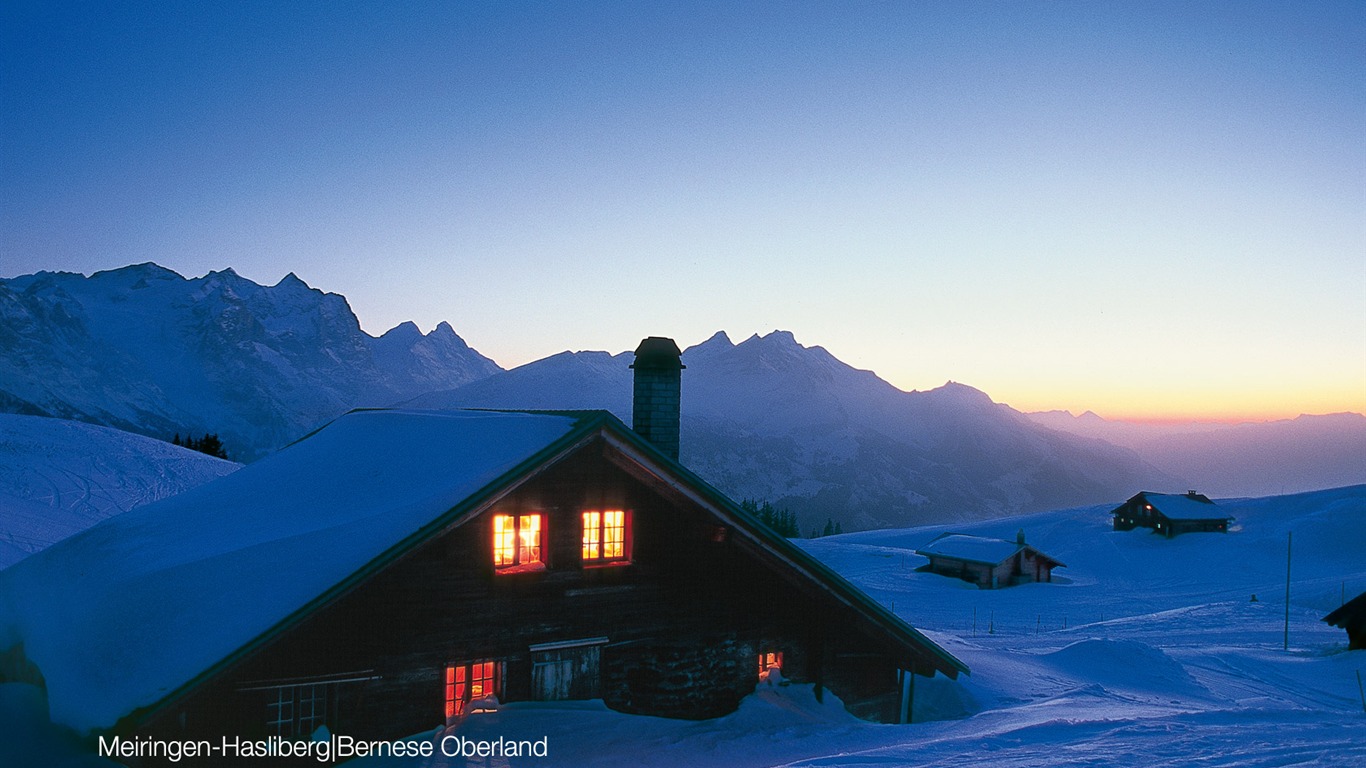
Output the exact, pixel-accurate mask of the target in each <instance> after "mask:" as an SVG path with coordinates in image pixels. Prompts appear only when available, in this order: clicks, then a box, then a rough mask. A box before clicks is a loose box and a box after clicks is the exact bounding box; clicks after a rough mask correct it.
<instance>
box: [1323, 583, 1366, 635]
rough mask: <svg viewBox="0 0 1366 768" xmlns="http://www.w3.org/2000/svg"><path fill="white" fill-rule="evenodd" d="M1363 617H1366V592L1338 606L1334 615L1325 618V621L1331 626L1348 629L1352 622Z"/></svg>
mask: <svg viewBox="0 0 1366 768" xmlns="http://www.w3.org/2000/svg"><path fill="white" fill-rule="evenodd" d="M1363 616H1366V592H1362V593H1361V594H1359V595H1357V596H1356V597H1354V598H1352V599H1351V600H1348V601H1347V602H1345V603H1343V604H1342V605H1340V606H1338V607H1337V609H1336V610H1334V611H1333V612H1332V613H1330V614H1328V615H1327V616H1324V617H1323V620H1324V621H1326V622H1328V624H1329V625H1331V626H1334V627H1342V628H1343V629H1346V628H1347V625H1348V624H1349V623H1351V622H1352V620H1354V619H1357V618H1359V617H1363Z"/></svg>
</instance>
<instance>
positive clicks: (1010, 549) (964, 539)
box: [915, 533, 1062, 565]
mask: <svg viewBox="0 0 1366 768" xmlns="http://www.w3.org/2000/svg"><path fill="white" fill-rule="evenodd" d="M1022 549H1028V550H1030V551H1032V552H1034V553H1035V554H1036V555H1037V556H1040V557H1042V558H1044V559H1045V560H1052V561H1053V562H1055V563H1057V564H1058V565H1062V563H1060V562H1058V561H1056V560H1053V558H1051V557H1049V556H1047V555H1045V554H1043V553H1042V552H1039V551H1038V550H1037V549H1034V547H1031V546H1029V545H1028V544H1021V543H1019V542H1016V541H1007V540H1005V539H992V538H988V537H986V536H972V535H969V534H966V533H945V534H941V535H939V536H938V537H936V538H935V539H934V540H933V541H931V542H930V543H929V544H926V545H925V546H923V547H921V548H920V549H917V550H916V551H915V553H916V554H917V555H924V556H925V557H930V556H934V557H951V558H953V559H954V560H965V561H967V562H969V563H985V564H986V565H999V564H1001V563H1003V562H1005V561H1006V560H1007V559H1008V558H1010V557H1013V556H1014V555H1015V553H1016V552H1019V551H1020V550H1022Z"/></svg>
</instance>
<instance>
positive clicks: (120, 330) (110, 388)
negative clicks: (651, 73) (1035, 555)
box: [0, 264, 1366, 531]
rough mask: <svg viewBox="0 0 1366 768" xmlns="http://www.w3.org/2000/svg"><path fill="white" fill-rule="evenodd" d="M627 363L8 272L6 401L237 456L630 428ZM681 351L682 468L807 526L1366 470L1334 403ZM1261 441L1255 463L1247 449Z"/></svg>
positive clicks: (127, 272) (1247, 485) (933, 517)
mask: <svg viewBox="0 0 1366 768" xmlns="http://www.w3.org/2000/svg"><path fill="white" fill-rule="evenodd" d="M651 330H652V329H641V335H642V336H644V335H647V334H648V333H649V332H650V331H651ZM631 360H632V356H631V354H630V353H629V352H623V353H619V354H609V353H607V352H592V351H584V352H563V353H560V354H557V355H552V356H551V357H548V358H545V359H543V360H538V361H535V362H532V363H528V364H526V365H523V366H520V367H518V368H515V369H513V370H509V371H504V370H502V369H501V368H500V367H499V366H498V365H497V364H495V363H494V362H493V361H492V360H490V359H488V358H487V357H485V356H483V355H481V354H479V353H478V352H477V351H475V350H474V349H472V348H471V347H470V346H469V345H468V344H466V343H465V342H464V341H463V340H462V339H461V338H460V337H459V336H457V335H456V334H455V332H454V330H452V329H451V327H450V326H449V325H448V324H446V323H442V324H440V325H439V326H437V328H436V329H435V330H433V331H432V332H431V333H428V334H425V335H424V334H422V333H421V332H420V331H419V330H418V328H417V327H416V326H415V325H413V324H412V323H403V324H401V325H399V326H397V327H395V328H393V329H392V330H390V331H389V332H387V333H385V334H383V335H382V336H379V337H374V336H371V335H369V334H367V333H365V332H364V331H362V330H361V328H360V324H359V322H358V320H357V319H356V316H355V314H354V313H353V312H352V311H351V308H350V306H349V305H348V304H347V301H346V299H345V298H344V297H342V296H340V295H337V294H334V293H324V292H322V291H319V290H317V289H314V288H310V287H309V286H308V285H307V284H306V283H304V282H303V281H302V280H300V279H299V278H298V277H296V276H295V275H293V274H290V275H288V276H286V277H285V278H284V279H282V280H281V281H280V282H279V283H278V284H276V285H274V286H262V285H258V284H257V283H254V282H252V281H251V280H247V279H245V278H243V277H240V276H238V275H237V274H235V273H234V272H233V271H232V270H231V269H225V270H223V271H219V272H210V273H209V274H207V275H204V276H203V277H198V278H185V277H182V276H181V275H179V274H177V273H175V272H173V271H171V270H169V269H165V268H163V267H160V266H157V265H155V264H139V265H134V266H129V267H124V268H121V269H115V270H109V271H105V272H97V273H95V274H93V275H91V276H89V277H86V276H84V275H80V274H74V273H61V272H39V273H37V274H34V275H24V276H20V277H14V278H8V279H0V412H12V413H20V414H35V415H45V416H56V417H60V418H66V419H74V420H77V421H85V422H90V423H93V424H100V425H105V426H112V427H116V428H119V429H123V430H127V431H131V432H136V433H139V434H143V435H148V436H152V437H158V438H160V439H163V440H167V439H170V438H171V437H172V436H173V435H175V434H177V433H179V434H182V435H186V436H189V435H192V434H193V435H198V434H203V433H209V432H212V433H216V434H218V435H219V436H220V438H221V439H222V441H223V443H224V444H225V446H226V447H227V450H228V453H229V455H230V457H231V458H233V459H237V460H242V461H251V460H254V459H256V458H259V457H260V456H263V455H265V454H268V453H270V452H272V451H274V450H275V449H277V448H279V447H281V446H283V445H285V444H287V443H288V442H290V441H292V440H295V439H297V438H299V437H301V436H302V435H304V434H306V433H307V432H308V431H310V430H312V429H314V428H316V427H317V426H319V425H321V424H323V423H325V422H326V421H328V420H330V419H332V418H334V417H336V416H337V415H339V414H341V413H343V412H344V411H346V410H348V409H350V408H354V407H359V406H389V405H395V404H406V405H408V406H410V407H423V408H453V407H488V408H547V409H583V408H603V409H607V410H610V411H612V412H613V413H615V414H617V415H618V416H619V417H621V418H622V419H623V420H624V421H626V422H627V423H630V417H631V402H630V399H631V370H630V367H629V366H630V363H631ZM683 362H684V364H685V365H686V366H687V369H686V370H685V371H684V377H683V392H682V394H683V423H682V461H683V463H684V464H686V465H687V466H688V467H689V468H691V469H693V470H694V471H696V472H697V473H698V474H699V475H701V476H702V477H704V478H706V479H707V480H709V481H710V482H712V483H713V484H715V485H716V486H718V487H719V488H720V489H722V490H723V491H725V492H726V493H728V494H730V495H731V496H733V497H736V498H737V499H746V498H749V499H755V500H757V501H769V502H772V503H774V504H776V505H779V506H785V507H787V508H788V509H790V510H792V511H794V512H796V513H797V514H798V517H799V519H800V520H801V522H802V526H803V530H804V531H806V530H810V529H811V528H812V527H817V528H819V527H820V526H822V525H823V524H824V523H825V521H826V520H827V519H830V520H833V521H836V522H839V523H840V524H841V525H842V527H843V528H844V529H845V530H856V529H862V528H875V527H887V526H905V525H916V524H924V523H931V522H944V521H952V520H970V519H983V518H990V517H997V516H1001V515H1009V514H1016V513H1021V512H1033V511H1040V510H1046V509H1054V508H1060V507H1068V506H1077V505H1084V504H1100V503H1110V502H1118V501H1119V500H1121V499H1123V498H1126V497H1127V496H1129V495H1132V494H1133V493H1134V492H1135V491H1137V490H1143V489H1147V490H1166V491H1170V490H1185V489H1186V488H1191V487H1198V488H1200V489H1201V490H1204V491H1206V492H1209V493H1218V494H1228V495H1250V494H1252V493H1254V492H1279V491H1282V490H1285V491H1293V490H1303V489H1305V488H1315V487H1328V486H1330V485H1345V484H1348V483H1351V482H1363V481H1366V478H1363V477H1362V466H1363V462H1361V461H1360V458H1361V456H1362V455H1366V453H1364V449H1363V448H1362V446H1366V437H1362V438H1360V439H1359V440H1358V438H1354V437H1350V435H1353V434H1358V433H1356V432H1352V431H1351V429H1353V428H1355V427H1353V426H1352V424H1355V423H1356V422H1352V423H1348V422H1349V421H1350V420H1351V419H1352V418H1355V419H1356V420H1357V422H1360V423H1363V424H1366V417H1361V416H1359V415H1356V414H1348V415H1344V416H1342V417H1341V418H1339V417H1331V418H1332V419H1336V420H1337V421H1334V422H1333V423H1335V424H1336V423H1339V422H1342V423H1344V424H1347V425H1348V427H1349V429H1348V430H1347V432H1345V433H1343V434H1347V435H1349V437H1347V438H1344V439H1342V440H1338V441H1336V442H1332V441H1329V442H1324V441H1323V440H1322V439H1320V438H1318V437H1315V436H1316V435H1321V434H1322V433H1320V432H1315V431H1314V430H1312V429H1311V430H1308V431H1306V430H1305V429H1301V428H1300V427H1304V426H1305V425H1318V424H1321V423H1327V422H1320V421H1315V420H1313V419H1310V420H1308V421H1303V422H1300V421H1297V422H1296V423H1292V424H1290V425H1289V426H1286V427H1284V428H1280V427H1276V426H1275V425H1271V426H1268V427H1267V428H1266V429H1261V430H1258V429H1252V428H1251V427H1249V428H1248V429H1245V430H1234V431H1232V432H1230V433H1229V434H1231V435H1233V436H1234V437H1236V438H1237V439H1239V440H1242V441H1243V443H1244V444H1245V445H1243V447H1242V448H1237V449H1236V450H1235V448H1231V447H1230V446H1232V445H1234V443H1230V442H1229V441H1228V440H1224V439H1223V437H1227V436H1228V435H1224V436H1223V437H1220V436H1219V433H1220V432H1221V431H1223V430H1210V431H1207V432H1204V433H1200V434H1193V433H1192V434H1185V435H1182V436H1177V437H1162V438H1160V439H1159V438H1158V437H1154V436H1153V435H1152V434H1149V433H1142V434H1143V435H1147V436H1148V437H1147V438H1144V439H1138V438H1136V437H1133V436H1132V435H1128V436H1126V434H1127V433H1126V432H1125V429H1126V428H1125V426H1124V425H1122V424H1121V425H1116V424H1115V423H1109V426H1106V425H1100V427H1101V428H1097V429H1090V427H1095V426H1096V420H1097V419H1098V417H1094V415H1092V417H1093V418H1088V417H1072V416H1071V415H1070V414H1065V413H1062V414H1033V415H1029V416H1027V415H1025V414H1022V413H1020V412H1018V411H1015V410H1013V409H1011V408H1009V407H1007V406H1005V405H1003V404H999V403H995V402H993V401H992V400H991V398H990V397H988V396H987V395H986V394H985V393H983V392H980V391H978V390H976V389H973V388H972V387H970V386H967V385H965V384H960V383H954V382H949V383H947V384H945V385H944V386H942V387H938V388H936V389H932V390H928V391H923V392H919V391H916V392H905V391H902V390H900V389H897V388H896V387H894V386H892V385H891V384H889V383H888V382H886V381H884V380H882V379H880V378H879V377H878V376H877V375H876V374H874V373H872V372H870V371H865V370H858V369H855V368H853V367H851V366H849V365H847V364H845V363H843V362H841V361H840V360H838V359H837V358H835V357H834V356H833V355H831V354H830V353H829V352H828V351H826V350H825V349H823V348H821V347H819V346H810V347H808V346H803V345H802V344H800V343H798V342H797V340H796V339H795V338H794V337H793V336H792V334H790V333H787V332H784V331H774V332H772V333H769V334H767V335H764V336H758V335H756V336H753V337H751V338H749V339H746V340H744V341H743V342H741V343H739V344H736V343H734V342H732V341H731V339H730V338H729V337H727V336H726V334H725V333H717V334H716V335H714V336H712V337H711V338H710V339H707V340H706V341H704V342H702V343H700V344H697V345H695V346H692V347H689V348H688V349H687V350H685V352H684V356H683ZM1322 418H1330V417H1322ZM1344 420H1346V421H1344ZM1101 421H1103V420H1101ZM1296 424H1298V425H1299V426H1296ZM1133 434H1139V433H1133ZM1360 434H1362V435H1366V432H1360ZM1305 435H1309V436H1308V437H1305ZM1131 438H1132V439H1131ZM1148 438H1151V439H1148ZM1306 440H1307V441H1309V442H1310V443H1314V441H1315V440H1318V442H1317V443H1315V444H1314V445H1312V446H1311V445H1307V444H1306V442H1305V441H1306ZM1163 441H1166V442H1165V443H1164V442H1163ZM1235 442H1236V440H1235ZM1164 446H1165V447H1164ZM1235 447H1236V446H1235ZM1240 451H1241V453H1240ZM1255 451H1260V453H1257V454H1256V455H1258V456H1261V457H1263V458H1262V459H1259V460H1258V461H1260V463H1258V462H1257V461H1248V460H1247V457H1249V456H1253V455H1254V452H1255ZM1296 462H1298V463H1296ZM1287 467H1290V468H1296V469H1295V471H1294V472H1298V474H1295V473H1294V472H1290V473H1288V472H1287V471H1286V468H1287ZM1300 469H1302V470H1303V471H1300ZM1292 475H1293V477H1292ZM1259 478H1260V480H1261V482H1262V485H1256V484H1255V483H1254V482H1253V481H1254V480H1258V479H1259ZM1193 480H1194V481H1198V483H1199V484H1198V485H1192V481H1193ZM1325 481H1326V482H1325ZM1266 483H1278V485H1276V486H1275V487H1271V488H1269V489H1264V487H1263V486H1264V485H1265V484H1266ZM1254 486H1255V487H1254Z"/></svg>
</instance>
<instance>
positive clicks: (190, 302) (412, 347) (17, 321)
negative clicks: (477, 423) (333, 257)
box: [0, 263, 500, 461]
mask: <svg viewBox="0 0 1366 768" xmlns="http://www.w3.org/2000/svg"><path fill="white" fill-rule="evenodd" d="M498 370H500V369H499V367H498V366H497V364H495V363H494V362H493V361H492V360H489V359H488V358H486V357H484V356H483V355H480V354H479V353H478V352H476V351H474V350H473V349H471V348H470V347H469V345H467V344H465V342H464V341H463V340H461V339H460V337H459V336H456V335H455V332H454V331H453V330H451V327H450V326H449V325H447V324H445V323H442V324H441V325H439V326H437V328H436V329H435V330H434V331H432V332H431V333H429V334H426V335H425V336H424V335H423V334H422V333H420V332H419V331H418V329H417V326H415V325H413V324H412V323H404V324H402V325H399V326H397V327H396V328H394V329H393V330H391V331H389V332H388V333H386V334H384V335H383V336H380V337H379V338H375V337H373V336H370V335H369V334H367V333H365V332H364V331H362V330H361V328H360V323H359V321H357V319H356V316H355V314H354V313H353V312H352V311H351V307H350V306H349V305H348V304H347V302H346V299H345V298H343V297H342V296H340V295H338V294H335V293H323V292H322V291H319V290H317V289H314V288H310V287H309V286H308V285H307V284H306V283H304V281H302V280H300V279H299V278H298V277H296V276H295V275H294V274H293V273H291V274H289V275H287V276H286V277H285V278H284V279H283V280H281V281H280V282H279V283H278V284H276V285H274V286H271V287H266V286H261V285H257V284H256V283H254V282H252V281H251V280H247V279H245V278H243V277H240V276H238V275H237V274H236V273H235V272H233V271H232V270H231V269H225V270H223V271H221V272H210V273H209V274H207V275H205V276H203V277H199V278H193V279H187V278H184V277H182V276H181V275H179V274H177V273H175V272H173V271H171V270H169V269H166V268H164V267H160V266H157V265H156V264H150V263H149V264H138V265H135V266H129V267H124V268H122V269H115V270H110V271H105V272H97V273H95V274H93V275H91V276H89V277H86V276H84V275H80V274H73V273H67V272H39V273H37V274H33V275H24V276H21V277H15V278H10V279H4V280H0V410H3V411H8V412H11V413H23V414H34V415H43V416H57V417H62V418H69V419H75V420H78V421H86V422H91V423H94V424H101V425H106V426H112V427H117V428H120V429H124V430H128V431H131V432H136V433H140V434H144V435H149V436H153V437H159V438H162V439H167V440H169V439H170V438H172V437H173V436H174V435H175V434H177V433H180V434H186V435H188V434H191V433H193V434H203V433H206V432H212V433H215V434H218V435H219V436H220V438H221V439H222V441H223V443H224V444H225V446H226V447H227V450H228V452H229V455H230V456H231V457H232V458H234V459H239V460H244V461H250V460H252V459H255V458H258V457H260V456H262V455H264V454H266V453H269V452H270V451H272V450H274V449H276V448H279V447H281V446H283V445H285V444H286V443H288V442H289V441H291V440H295V439H297V438H298V437H300V436H301V435H303V434H305V433H306V432H307V431H308V430H310V429H313V428H314V427H316V426H318V425H319V424H321V423H323V422H325V421H327V420H329V419H332V418H334V417H336V416H337V415H338V414H340V413H342V412H344V411H346V410H347V409H349V408H353V407H356V406H361V405H387V404H389V403H392V402H394V401H396V400H401V399H405V398H408V397H412V396H414V395H416V394H419V393H421V392H425V391H428V390H431V389H443V388H450V387H454V386H458V385H460V384H464V383H466V382H469V381H473V380H475V379H478V378H482V377H485V376H488V375H490V374H492V373H495V372H497V371H498Z"/></svg>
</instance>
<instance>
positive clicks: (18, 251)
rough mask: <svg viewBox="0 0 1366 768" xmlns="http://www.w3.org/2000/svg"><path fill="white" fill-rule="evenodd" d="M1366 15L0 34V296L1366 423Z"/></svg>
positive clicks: (493, 345)
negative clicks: (774, 334) (733, 360)
mask: <svg viewBox="0 0 1366 768" xmlns="http://www.w3.org/2000/svg"><path fill="white" fill-rule="evenodd" d="M1363 136H1366V4H1362V3H1354V2H1320V3H1288V2H1245V3H1215V2H1196V3H1189V2H1154V3H1139V4H1132V3H1107V4H1051V3H1049V4H1045V3H997V2H982V3H957V2H944V3H940V2H918V3H873V2H868V3H864V2H852V3H805V2H800V3H769V2H763V3H710V2H689V3H669V2H665V3H626V2H595V3H586V4H539V3H521V2H511V3H495V4H455V3H444V2H416V3H404V4H401V5H399V6H394V5H392V4H378V3H376V4H369V3H340V4H337V3H311V2H303V3H287V4H275V3H247V4H243V5H230V6H215V5H205V6H200V5H187V4H177V3H158V2H153V3H146V4H134V6H132V7H119V8H114V7H105V6H102V5H98V4H97V5H95V6H87V5H83V4H67V3H37V2H15V3H7V4H6V5H5V7H4V8H3V9H0V277H12V276H16V275H20V274H26V273H31V272H36V271H39V270H67V271H76V272H84V273H86V274H89V273H92V272H95V271H98V270H103V269H111V268H116V267H119V266H123V265H126V264H130V263H137V262H144V261H155V262H157V263H159V264H161V265H163V266H165V267H168V268H170V269H174V270H176V271H177V272H179V273H181V274H182V275H185V276H187V277H197V276H200V275H203V274H205V273H207V272H209V271H211V270H221V269H224V268H227V267H232V268H233V269H234V270H235V271H237V272H238V273H239V274H241V275H242V276H244V277H247V278H249V279H252V280H255V281H256V282H258V283H262V284H274V283H276V282H278V281H279V279H280V278H282V277H283V276H284V275H285V274H286V273H289V272H294V273H296V274H297V275H298V276H299V277H300V278H302V279H303V280H304V281H306V282H307V283H308V284H309V285H312V286H314V287H317V288H319V289H321V290H324V291H331V292H337V293H341V294H343V295H345V296H346V297H347V300H348V301H349V302H350V304H351V306H352V308H353V309H354V311H355V312H356V314H357V316H358V317H359V318H360V321H361V324H362V326H363V327H364V329H365V330H366V331H368V332H369V333H371V334H375V335H378V334H381V333H383V332H384V331H386V330H388V329H389V328H392V327H393V326H395V325H397V324H398V323H400V322H403V321H407V320H411V321H414V322H416V323H417V325H418V326H419V327H420V328H422V330H424V331H429V330H431V329H432V328H433V327H435V326H436V325H437V323H439V322H442V321H448V322H449V323H450V324H451V325H452V327H453V328H454V329H455V331H456V333H458V334H459V335H460V336H461V337H462V338H464V339H465V340H466V341H467V342H468V343H469V344H470V345H471V346H473V347H474V348H475V349H477V350H479V351H480V352H482V353H483V354H485V355H487V356H489V357H491V358H493V359H494V360H495V361H497V362H498V363H499V364H500V365H503V366H504V367H512V366H516V365H520V364H523V363H526V362H530V361H532V360H535V359H538V358H542V357H545V356H548V355H551V354H554V353H557V352H560V351H563V350H565V349H570V350H583V349H602V350H607V351H610V352H614V353H615V352H621V351H624V350H628V349H632V348H634V346H635V344H636V343H637V342H638V341H639V340H640V338H642V337H643V336H646V335H665V336H671V337H673V338H675V339H677V340H678V342H679V344H680V345H682V346H688V345H692V344H696V343H699V342H701V341H703V340H705V339H707V338H708V337H710V336H711V335H712V334H713V333H715V332H716V331H717V330H720V329H725V330H726V331H727V332H728V333H729V334H730V336H731V338H732V340H733V341H734V342H736V343H739V342H742V341H743V340H744V339H745V338H747V337H748V336H750V335H751V334H754V333H758V334H760V335H763V334H767V333H769V332H770V331H772V330H774V329H783V330H788V331H791V332H793V333H794V335H795V337H796V339H797V340H798V341H799V342H800V343H802V344H804V345H807V346H822V347H825V348H826V349H827V350H829V351H830V352H831V353H832V354H834V355H835V356H836V357H838V358H840V359H841V360H843V361H845V362H847V363H849V364H850V365H853V366H855V367H858V368H864V369H869V370H872V371H874V372H876V373H877V374H878V375H879V376H881V377H882V378H883V379H885V380H887V381H889V382H890V383H892V384H893V385H895V386H897V387H899V388H902V389H906V390H912V389H919V390H926V389H931V388H934V387H937V386H940V385H942V384H943V383H944V382H946V381H949V380H953V381H958V382H962V383H965V384H968V385H970V386H973V387H976V388H977V389H980V390H982V391H984V392H986V393H987V394H988V395H990V396H991V397H992V399H994V400H995V401H997V402H1002V403H1006V404H1009V405H1010V406H1012V407H1014V408H1016V409H1018V410H1022V411H1039V410H1069V411H1072V412H1073V413H1081V412H1084V411H1087V410H1090V411H1093V412H1095V413H1097V414H1099V415H1101V416H1102V417H1105V418H1107V419H1123V420H1140V421H1142V420H1159V421H1168V420H1187V419H1196V420H1217V421H1229V422H1237V421H1247V420H1269V419H1283V418H1293V417H1294V416H1296V415H1299V414H1301V413H1311V414H1323V413H1336V412H1343V411H1351V412H1358V413H1361V412H1366V141H1363Z"/></svg>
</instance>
